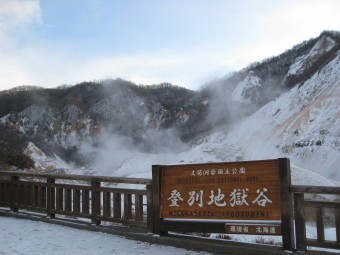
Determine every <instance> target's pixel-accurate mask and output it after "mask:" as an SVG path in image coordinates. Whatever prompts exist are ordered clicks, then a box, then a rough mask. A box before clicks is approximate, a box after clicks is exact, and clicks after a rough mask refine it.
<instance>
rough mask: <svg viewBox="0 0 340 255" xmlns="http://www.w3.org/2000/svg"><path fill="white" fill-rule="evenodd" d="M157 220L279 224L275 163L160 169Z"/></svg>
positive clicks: (277, 171)
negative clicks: (270, 222) (275, 222)
mask: <svg viewBox="0 0 340 255" xmlns="http://www.w3.org/2000/svg"><path fill="white" fill-rule="evenodd" d="M159 202H160V218H172V219H196V220H201V219H209V220H212V219H215V220H216V219H220V220H221V219H223V220H254V221H262V220H274V221H276V220H281V198H280V174H279V161H278V160H262V161H244V162H230V163H208V164H190V165H173V166H162V171H161V176H160V201H159Z"/></svg>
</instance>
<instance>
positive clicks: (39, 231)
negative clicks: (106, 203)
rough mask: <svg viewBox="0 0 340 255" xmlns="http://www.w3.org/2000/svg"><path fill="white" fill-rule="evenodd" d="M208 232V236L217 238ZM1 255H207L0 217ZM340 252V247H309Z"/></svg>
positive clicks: (331, 231) (329, 232)
mask: <svg viewBox="0 0 340 255" xmlns="http://www.w3.org/2000/svg"><path fill="white" fill-rule="evenodd" d="M306 232H307V237H308V238H312V239H316V228H315V226H309V225H307V229H306ZM335 236H336V234H335V228H327V229H325V237H326V239H327V240H332V241H334V240H335ZM216 237H217V236H216V235H211V236H210V238H216ZM229 239H231V240H234V241H239V242H246V243H256V242H260V243H261V242H263V243H268V244H269V243H271V244H276V245H281V243H282V239H281V237H275V236H271V237H268V236H262V237H261V236H253V235H249V236H247V235H229ZM0 244H1V245H0V254H25V255H26V254H27V255H30V254H51V255H53V254H65V255H67V254H72V255H76V254H82V255H86V254H91V255H94V254H112V255H114V254H117V255H118V254H119V255H124V254H141V255H143V254H148V255H150V254H162V255H163V254H164V255H166V254H169V255H170V254H171V255H177V254H178V255H180V254H185V255H198V254H199V255H209V254H210V253H207V252H195V251H189V250H185V249H179V248H174V247H170V246H162V245H155V244H149V243H145V242H140V241H134V240H129V239H126V238H123V237H118V236H114V235H109V234H104V233H99V232H91V231H87V230H78V229H73V228H69V227H64V226H58V225H54V224H48V223H43V222H37V221H31V220H22V219H15V218H9V217H0ZM308 249H313V250H319V251H320V252H322V251H329V252H335V253H340V250H333V249H321V248H310V247H309V248H308Z"/></svg>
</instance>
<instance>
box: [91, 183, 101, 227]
mask: <svg viewBox="0 0 340 255" xmlns="http://www.w3.org/2000/svg"><path fill="white" fill-rule="evenodd" d="M99 188H100V182H99V181H97V180H96V179H94V178H93V179H92V180H91V193H92V198H91V208H92V211H91V223H92V224H96V225H100V220H97V215H98V214H99V213H100V191H99Z"/></svg>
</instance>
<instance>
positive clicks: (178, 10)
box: [0, 0, 340, 90]
mask: <svg viewBox="0 0 340 255" xmlns="http://www.w3.org/2000/svg"><path fill="white" fill-rule="evenodd" d="M339 9H340V1H337V0H299V1H296V0H290V1H283V0H279V1H270V0H259V1H251V0H248V1H247V0H244V1H236V0H235V1H220V0H212V1H199V0H197V1H193V0H188V1H180V0H172V1H153V0H145V1H133V0H127V1H106V0H86V1H80V0H79V1H77V0H74V1H67V0H60V1H41V2H40V1H38V0H36V1H33V0H32V1H30V0H22V1H21V0H10V1H8V0H0V70H1V75H0V90H3V89H8V88H11V87H14V86H18V85H27V84H30V85H39V86H45V87H46V86H47V87H54V86H58V85H61V84H75V83H77V82H82V81H84V80H100V79H105V78H116V77H121V78H123V79H128V80H131V81H133V82H136V83H143V84H153V83H160V82H163V81H167V82H172V83H174V84H177V85H180V86H185V87H188V88H192V89H197V88H199V87H200V86H201V85H203V84H204V83H205V82H208V81H209V80H211V79H214V78H218V77H221V76H223V75H225V74H227V73H228V72H230V71H235V70H238V69H239V68H242V67H245V66H246V65H247V64H249V63H251V62H254V61H260V60H262V59H263V58H266V57H271V56H273V55H277V54H280V53H282V52H283V51H284V50H286V49H289V48H290V47H292V46H293V45H294V44H297V43H300V42H302V41H303V40H307V39H309V38H311V37H316V36H318V35H319V34H320V32H321V31H322V30H325V29H328V30H339V28H340V27H339V26H340V25H339V24H340V16H339V15H338V10H339Z"/></svg>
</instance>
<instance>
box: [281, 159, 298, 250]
mask: <svg viewBox="0 0 340 255" xmlns="http://www.w3.org/2000/svg"><path fill="white" fill-rule="evenodd" d="M279 172H280V192H281V229H282V244H283V250H289V251H293V250H294V248H295V247H294V246H295V245H294V241H295V237H294V223H293V199H292V194H291V193H290V190H289V188H290V186H291V173H290V161H289V159H288V158H279Z"/></svg>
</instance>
